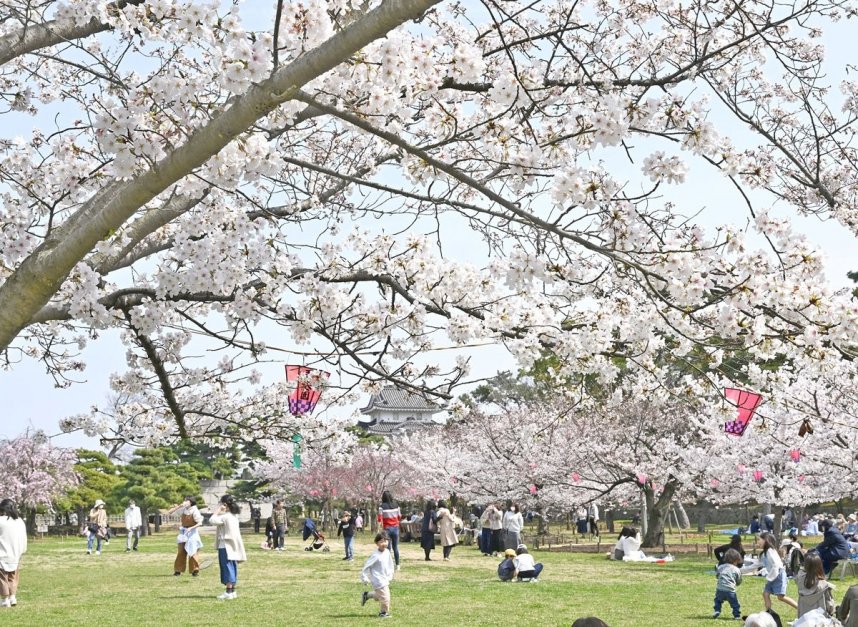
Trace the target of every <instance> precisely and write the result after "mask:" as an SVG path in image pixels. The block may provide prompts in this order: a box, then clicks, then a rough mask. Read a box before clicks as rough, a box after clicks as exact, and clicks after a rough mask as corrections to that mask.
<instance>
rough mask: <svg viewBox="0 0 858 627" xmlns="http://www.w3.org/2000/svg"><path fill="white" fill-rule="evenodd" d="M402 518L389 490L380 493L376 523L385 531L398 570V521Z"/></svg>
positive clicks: (400, 511)
mask: <svg viewBox="0 0 858 627" xmlns="http://www.w3.org/2000/svg"><path fill="white" fill-rule="evenodd" d="M400 520H402V510H400V509H399V505H397V504H396V501H394V500H393V496H392V495H391V494H390V491H388V490H385V491H384V492H382V494H381V505H379V506H378V525H379V527H381V529H382V531H386V532H387V537H388V542H389V544H390V548H391V550H392V551H393V559H394V561H395V562H396V570H399V567H400V565H399V521H400Z"/></svg>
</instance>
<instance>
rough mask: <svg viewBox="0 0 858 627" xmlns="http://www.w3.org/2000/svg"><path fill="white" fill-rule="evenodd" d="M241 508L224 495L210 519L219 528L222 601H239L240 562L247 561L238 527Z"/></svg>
mask: <svg viewBox="0 0 858 627" xmlns="http://www.w3.org/2000/svg"><path fill="white" fill-rule="evenodd" d="M240 511H241V507H240V506H239V504H238V503H236V502H235V499H234V498H233V497H232V496H231V495H229V494H224V495H223V496H222V497H220V507H219V508H218V510H217V512H215V513H214V514H212V517H211V518H210V519H209V520H211V523H212V524H213V525H215V526H216V527H217V535H216V536H215V548H216V549H217V559H218V564H220V582H221V583H222V584H223V585H225V586H226V590H225V591H224V592H223V593H221V594H219V595H218V597H217V598H218V599H220V600H221V601H229V600H231V599H237V598H238V594H237V593H236V591H235V584H236V583H238V562H246V561H247V553H245V552H244V541H242V539H241V530H240V529H239V526H238V512H240Z"/></svg>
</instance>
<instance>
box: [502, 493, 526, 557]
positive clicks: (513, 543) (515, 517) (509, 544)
mask: <svg viewBox="0 0 858 627" xmlns="http://www.w3.org/2000/svg"><path fill="white" fill-rule="evenodd" d="M522 529H524V516H522V515H521V512H520V511H519V509H518V505H516V504H515V503H510V506H509V509H507V510H506V511H505V512H504V515H503V532H504V548H507V549H513V550H515V549H517V548H518V545H519V544H521V530H522Z"/></svg>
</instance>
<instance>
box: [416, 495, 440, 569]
mask: <svg viewBox="0 0 858 627" xmlns="http://www.w3.org/2000/svg"><path fill="white" fill-rule="evenodd" d="M437 531H438V521H437V519H436V518H435V501H434V500H432V499H428V500H427V501H426V509H425V510H424V511H423V523H422V524H421V526H420V546H421V547H423V553H424V554H425V555H426V561H427V562H431V561H432V558H431V557H429V553H431V552H432V549H434V548H435V533H437Z"/></svg>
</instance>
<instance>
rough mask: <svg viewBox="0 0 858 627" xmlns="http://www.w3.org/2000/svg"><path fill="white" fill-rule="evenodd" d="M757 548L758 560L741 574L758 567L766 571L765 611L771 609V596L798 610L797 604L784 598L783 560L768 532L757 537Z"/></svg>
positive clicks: (784, 574) (785, 579) (785, 583)
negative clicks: (758, 552)
mask: <svg viewBox="0 0 858 627" xmlns="http://www.w3.org/2000/svg"><path fill="white" fill-rule="evenodd" d="M757 548H758V549H759V550H760V558H759V559H758V560H757V561H756V562H754V563H753V564H752V565H750V566H746V567H745V568H743V569H742V572H743V573H747V572H753V571H754V570H757V569H758V568H760V567H763V568H765V569H766V587H765V588H764V589H763V602H764V603H765V605H766V609H767V610H770V609H772V595H775V596H776V597H777V598H778V601H780V602H781V603H786V604H787V605H789V606H790V607H791V608H793V609H798V603H796V602H795V601H793V600H792V599H791V598H789V597H788V596H786V590H787V574H786V568H784V563H783V560H782V559H781V556H780V555H779V554H778V549H777V543H776V540H775V537H774V536H773V535H772V534H771V533H769V532H768V531H764V532H763V533H761V534H760V535H759V536H758V537H757Z"/></svg>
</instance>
